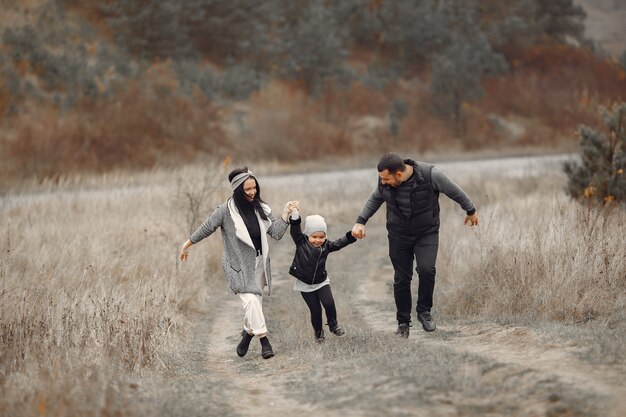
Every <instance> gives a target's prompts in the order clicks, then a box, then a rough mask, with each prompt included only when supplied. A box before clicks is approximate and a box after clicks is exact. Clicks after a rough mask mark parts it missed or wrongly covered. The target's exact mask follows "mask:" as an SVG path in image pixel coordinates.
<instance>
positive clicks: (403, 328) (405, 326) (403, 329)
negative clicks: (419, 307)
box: [396, 323, 409, 339]
mask: <svg viewBox="0 0 626 417" xmlns="http://www.w3.org/2000/svg"><path fill="white" fill-rule="evenodd" d="M396 335H398V336H399V337H402V338H404V339H408V338H409V323H399V324H398V330H396Z"/></svg>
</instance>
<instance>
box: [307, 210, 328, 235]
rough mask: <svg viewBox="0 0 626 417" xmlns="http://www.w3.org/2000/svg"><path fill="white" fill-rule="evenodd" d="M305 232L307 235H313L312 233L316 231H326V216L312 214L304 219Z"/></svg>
mask: <svg viewBox="0 0 626 417" xmlns="http://www.w3.org/2000/svg"><path fill="white" fill-rule="evenodd" d="M304 221H305V223H304V234H305V235H307V236H311V234H313V233H315V232H324V233H326V221H325V220H324V218H323V217H322V216H320V215H318V214H312V215H310V216H306V219H305V220H304Z"/></svg>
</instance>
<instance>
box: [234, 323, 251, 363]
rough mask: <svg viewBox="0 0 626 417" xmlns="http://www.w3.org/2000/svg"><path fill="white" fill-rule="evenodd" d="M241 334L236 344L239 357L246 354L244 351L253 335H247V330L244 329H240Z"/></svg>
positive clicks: (246, 351)
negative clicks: (239, 340)
mask: <svg viewBox="0 0 626 417" xmlns="http://www.w3.org/2000/svg"><path fill="white" fill-rule="evenodd" d="M241 336H243V337H242V338H241V342H239V344H238V345H237V355H239V357H240V358H243V357H244V356H246V353H248V347H249V346H250V341H251V340H252V338H253V337H254V336H252V335H249V334H248V332H246V331H245V330H242V331H241Z"/></svg>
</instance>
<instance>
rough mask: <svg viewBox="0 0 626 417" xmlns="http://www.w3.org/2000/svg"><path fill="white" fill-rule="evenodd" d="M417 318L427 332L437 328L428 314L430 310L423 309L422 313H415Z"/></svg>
mask: <svg viewBox="0 0 626 417" xmlns="http://www.w3.org/2000/svg"><path fill="white" fill-rule="evenodd" d="M417 320H419V322H420V323H422V327H423V328H424V330H426V331H427V332H432V331H434V330H435V329H436V328H437V326H436V325H435V322H434V321H433V318H432V316H431V315H430V312H428V311H425V312H423V313H417Z"/></svg>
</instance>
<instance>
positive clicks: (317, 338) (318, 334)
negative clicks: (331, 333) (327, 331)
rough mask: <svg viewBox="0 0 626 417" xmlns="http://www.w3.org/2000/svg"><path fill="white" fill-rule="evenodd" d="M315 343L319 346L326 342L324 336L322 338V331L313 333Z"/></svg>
mask: <svg viewBox="0 0 626 417" xmlns="http://www.w3.org/2000/svg"><path fill="white" fill-rule="evenodd" d="M315 341H316V342H317V343H319V344H322V343H324V342H325V341H326V336H324V329H321V330H320V331H319V332H318V331H316V332H315Z"/></svg>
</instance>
